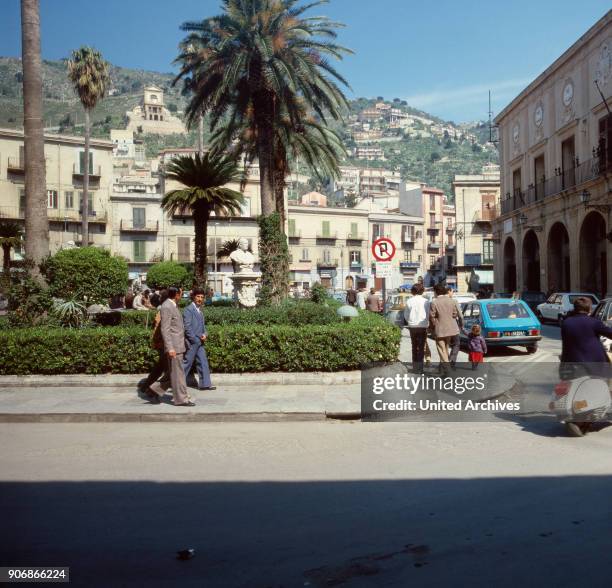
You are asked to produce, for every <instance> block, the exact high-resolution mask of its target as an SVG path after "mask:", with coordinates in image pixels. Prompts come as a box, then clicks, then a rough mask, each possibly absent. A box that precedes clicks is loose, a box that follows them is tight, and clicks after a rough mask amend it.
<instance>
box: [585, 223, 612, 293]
mask: <svg viewBox="0 0 612 588" xmlns="http://www.w3.org/2000/svg"><path fill="white" fill-rule="evenodd" d="M607 284H608V259H607V256H606V221H605V220H604V218H603V216H601V214H599V213H598V212H595V211H593V212H590V213H589V214H587V215H586V217H585V218H584V221H583V222H582V227H581V228H580V289H581V290H582V291H583V292H593V294H596V295H597V296H599V297H600V298H601V297H603V296H605V295H606V288H607Z"/></svg>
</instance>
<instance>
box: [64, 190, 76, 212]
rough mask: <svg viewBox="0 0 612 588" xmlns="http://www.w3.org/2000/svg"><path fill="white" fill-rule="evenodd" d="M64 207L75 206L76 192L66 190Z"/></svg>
mask: <svg viewBox="0 0 612 588" xmlns="http://www.w3.org/2000/svg"><path fill="white" fill-rule="evenodd" d="M64 207H65V208H66V209H68V210H71V209H73V208H74V192H64Z"/></svg>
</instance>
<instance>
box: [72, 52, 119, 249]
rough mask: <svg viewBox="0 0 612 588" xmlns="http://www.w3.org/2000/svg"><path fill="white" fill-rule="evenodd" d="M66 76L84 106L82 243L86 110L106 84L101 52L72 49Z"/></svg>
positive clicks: (85, 237)
mask: <svg viewBox="0 0 612 588" xmlns="http://www.w3.org/2000/svg"><path fill="white" fill-rule="evenodd" d="M68 78H69V79H70V81H71V82H72V85H73V86H74V91H75V92H76V94H77V95H78V97H79V100H80V101H81V104H82V105H83V108H84V109H85V153H84V156H83V166H84V167H85V169H84V170H82V171H83V202H82V204H81V214H82V215H83V218H82V222H81V226H82V231H81V232H82V239H83V240H82V242H81V245H82V246H83V247H87V245H89V141H90V135H91V120H90V113H91V111H92V110H93V109H94V108H95V107H96V105H97V104H98V102H99V101H100V100H101V99H102V98H103V97H104V96H105V94H106V90H107V88H108V86H109V84H110V76H109V73H108V64H107V63H106V61H104V59H103V58H102V54H101V53H100V52H99V51H97V50H96V49H93V48H91V47H81V48H80V49H77V50H76V51H73V52H72V55H71V56H70V59H69V60H68Z"/></svg>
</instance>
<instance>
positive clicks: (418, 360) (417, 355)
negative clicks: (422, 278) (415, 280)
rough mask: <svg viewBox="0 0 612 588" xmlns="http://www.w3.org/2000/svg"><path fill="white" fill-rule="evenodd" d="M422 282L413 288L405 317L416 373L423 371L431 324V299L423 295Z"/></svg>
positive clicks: (413, 367)
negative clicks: (428, 329) (428, 330)
mask: <svg viewBox="0 0 612 588" xmlns="http://www.w3.org/2000/svg"><path fill="white" fill-rule="evenodd" d="M424 290H425V289H424V288H423V285H422V284H415V285H414V286H412V288H411V290H410V291H411V292H412V297H411V298H409V299H408V301H407V302H406V308H405V309H404V318H405V319H406V324H407V325H408V330H409V331H410V342H411V344H412V369H413V370H414V372H415V373H421V372H422V371H423V359H424V357H425V347H426V345H427V327H428V325H429V300H427V298H425V297H424V296H423V292H424Z"/></svg>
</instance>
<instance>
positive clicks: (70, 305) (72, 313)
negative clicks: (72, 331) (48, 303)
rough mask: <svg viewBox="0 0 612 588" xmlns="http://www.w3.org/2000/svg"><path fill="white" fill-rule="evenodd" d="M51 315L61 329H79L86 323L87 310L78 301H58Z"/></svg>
mask: <svg viewBox="0 0 612 588" xmlns="http://www.w3.org/2000/svg"><path fill="white" fill-rule="evenodd" d="M52 314H53V316H54V317H55V318H56V319H57V321H58V323H59V324H60V326H62V327H69V328H72V327H74V328H79V327H82V326H83V325H84V324H85V323H86V322H87V308H86V307H85V305H84V304H83V303H82V302H79V301H78V300H58V301H57V302H55V304H54V305H53V310H52Z"/></svg>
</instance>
